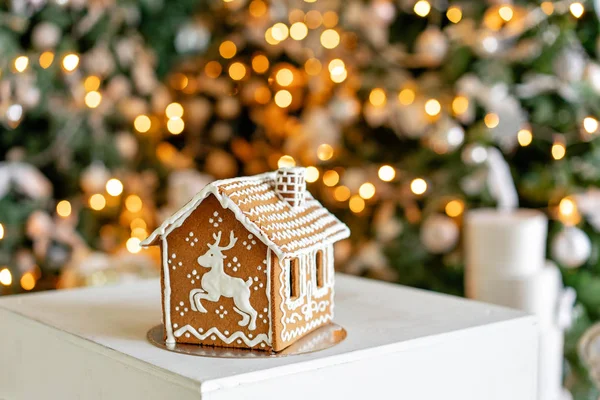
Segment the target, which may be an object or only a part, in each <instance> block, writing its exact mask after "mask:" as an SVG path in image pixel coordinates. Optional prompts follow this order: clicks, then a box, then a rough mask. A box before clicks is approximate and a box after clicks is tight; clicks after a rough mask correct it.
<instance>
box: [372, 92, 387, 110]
mask: <svg viewBox="0 0 600 400" xmlns="http://www.w3.org/2000/svg"><path fill="white" fill-rule="evenodd" d="M369 102H371V104H372V105H374V106H375V107H383V106H384V105H385V103H386V102H387V96H386V95H385V91H384V90H383V89H381V88H375V89H373V90H371V93H369Z"/></svg>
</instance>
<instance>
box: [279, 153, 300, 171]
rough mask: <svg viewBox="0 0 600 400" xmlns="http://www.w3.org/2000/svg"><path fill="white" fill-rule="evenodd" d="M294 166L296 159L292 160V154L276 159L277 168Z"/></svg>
mask: <svg viewBox="0 0 600 400" xmlns="http://www.w3.org/2000/svg"><path fill="white" fill-rule="evenodd" d="M295 166H296V160H294V157H292V156H288V155H284V156H281V157H279V160H278V161H277V167H278V168H289V167H295Z"/></svg>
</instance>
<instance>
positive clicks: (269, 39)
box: [265, 28, 279, 46]
mask: <svg viewBox="0 0 600 400" xmlns="http://www.w3.org/2000/svg"><path fill="white" fill-rule="evenodd" d="M265 41H266V42H267V43H268V44H270V45H273V46H274V45H276V44H279V40H277V39H275V38H274V37H273V28H269V29H267V30H266V31H265Z"/></svg>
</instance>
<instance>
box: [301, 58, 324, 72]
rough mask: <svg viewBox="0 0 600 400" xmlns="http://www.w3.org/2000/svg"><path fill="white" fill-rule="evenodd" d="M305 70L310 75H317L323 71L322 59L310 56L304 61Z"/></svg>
mask: <svg viewBox="0 0 600 400" xmlns="http://www.w3.org/2000/svg"><path fill="white" fill-rule="evenodd" d="M304 70H305V71H306V73H307V74H308V75H312V76H316V75H319V73H320V72H321V61H319V60H317V59H316V58H309V59H308V60H306V62H305V63H304Z"/></svg>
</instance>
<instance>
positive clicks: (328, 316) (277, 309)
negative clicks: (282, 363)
mask: <svg viewBox="0 0 600 400" xmlns="http://www.w3.org/2000/svg"><path fill="white" fill-rule="evenodd" d="M321 250H322V251H323V255H324V261H325V264H324V268H325V281H324V284H323V287H322V288H318V287H317V285H316V281H317V278H316V263H315V260H316V257H315V252H310V253H307V254H303V255H301V256H300V257H299V267H300V271H299V278H300V286H301V290H300V295H299V296H298V297H297V298H296V299H290V298H289V293H290V288H289V283H290V280H289V269H290V259H284V260H283V261H280V260H279V259H278V258H277V257H276V256H275V255H271V256H270V257H269V259H270V260H271V271H272V272H271V282H272V285H271V286H272V293H273V299H274V301H273V303H274V304H273V307H272V309H273V326H274V332H273V348H274V349H275V351H280V350H283V349H284V348H286V347H288V346H290V345H291V344H293V343H294V342H295V341H296V340H298V339H299V338H301V337H303V336H305V335H307V334H308V333H310V332H311V331H313V330H315V329H316V328H318V327H320V326H322V325H325V324H327V323H328V322H330V321H331V320H332V319H333V305H334V304H333V297H334V290H333V285H334V280H335V279H334V274H335V271H334V263H333V246H331V245H329V246H326V247H324V248H322V249H321Z"/></svg>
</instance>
